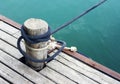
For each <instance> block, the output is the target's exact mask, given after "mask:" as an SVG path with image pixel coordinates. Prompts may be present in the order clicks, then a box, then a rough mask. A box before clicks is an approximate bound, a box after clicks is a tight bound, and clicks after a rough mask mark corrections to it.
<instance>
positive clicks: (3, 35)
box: [0, 30, 17, 47]
mask: <svg viewBox="0 0 120 84" xmlns="http://www.w3.org/2000/svg"><path fill="white" fill-rule="evenodd" d="M0 34H1V35H0V39H3V40H5V41H6V42H8V43H9V44H11V45H13V46H15V47H17V39H16V38H14V37H13V36H11V35H9V34H7V33H5V32H3V31H1V30H0Z"/></svg>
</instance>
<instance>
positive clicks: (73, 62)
mask: <svg viewBox="0 0 120 84" xmlns="http://www.w3.org/2000/svg"><path fill="white" fill-rule="evenodd" d="M59 56H60V57H61V58H63V59H65V60H67V61H69V62H71V63H73V64H75V65H76V66H78V67H80V68H82V67H81V66H79V65H77V64H76V63H74V62H73V61H70V60H68V59H66V58H65V57H64V56H62V55H61V54H59ZM68 56H69V55H68ZM70 57H72V56H70ZM72 58H74V57H72ZM58 61H59V60H58ZM81 62H82V61H81ZM61 63H62V62H61ZM82 63H84V62H82ZM84 64H85V63H84ZM65 65H66V64H65ZM66 66H68V65H66ZM88 66H89V65H88ZM68 67H70V66H68ZM89 67H91V66H89ZM70 68H72V67H70ZM91 68H92V67H91ZM72 69H74V68H72ZM82 69H83V70H86V71H87V72H90V73H92V74H94V75H96V76H99V75H98V74H96V73H93V72H92V71H88V70H87V69H84V68H82ZM95 70H96V69H95ZM76 71H77V70H76ZM78 72H79V71H78ZM100 72H101V71H100ZM101 73H102V72H101ZM81 74H82V73H81ZM103 74H104V73H103ZM83 75H85V74H83ZM85 76H87V75H85ZM107 76H108V75H107ZM87 77H88V76H87ZM89 78H91V77H89ZM101 80H103V81H105V82H108V83H110V82H109V81H106V80H105V79H103V78H101ZM95 81H96V82H97V80H95Z"/></svg>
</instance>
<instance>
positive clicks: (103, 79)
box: [56, 53, 120, 84]
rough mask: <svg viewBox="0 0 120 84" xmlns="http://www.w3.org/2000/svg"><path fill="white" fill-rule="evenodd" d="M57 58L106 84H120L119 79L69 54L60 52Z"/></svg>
mask: <svg viewBox="0 0 120 84" xmlns="http://www.w3.org/2000/svg"><path fill="white" fill-rule="evenodd" d="M61 57H62V58H61ZM63 58H64V59H63ZM56 59H57V60H59V61H60V62H62V63H63V64H65V65H67V66H69V67H71V68H73V69H75V70H77V71H79V72H80V73H83V74H85V75H86V76H88V77H90V78H92V79H93V80H96V81H98V82H100V83H102V84H104V83H108V84H110V83H112V84H113V83H114V84H119V83H120V82H118V81H117V80H115V79H113V78H111V77H109V76H107V75H106V74H104V73H102V72H100V71H98V70H96V69H93V68H92V67H90V66H88V65H86V64H84V63H82V62H80V61H78V60H76V59H74V58H72V57H70V56H68V55H67V54H65V53H60V56H58V57H56Z"/></svg>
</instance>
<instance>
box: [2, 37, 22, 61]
mask: <svg viewBox="0 0 120 84" xmlns="http://www.w3.org/2000/svg"><path fill="white" fill-rule="evenodd" d="M0 49H1V50H3V51H5V52H7V53H9V54H10V55H12V56H13V57H15V58H17V59H20V58H21V57H22V55H21V54H20V52H19V51H18V49H17V48H15V47H13V46H11V45H9V44H8V43H6V42H5V41H2V40H1V39H0Z"/></svg>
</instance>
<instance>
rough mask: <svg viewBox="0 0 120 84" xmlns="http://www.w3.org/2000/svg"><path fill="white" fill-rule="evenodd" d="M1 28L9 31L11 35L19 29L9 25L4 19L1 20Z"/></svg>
mask: <svg viewBox="0 0 120 84" xmlns="http://www.w3.org/2000/svg"><path fill="white" fill-rule="evenodd" d="M0 29H1V30H3V31H5V32H8V33H9V34H11V35H12V34H14V33H16V32H18V31H19V30H18V29H15V28H14V27H12V26H10V25H8V24H7V23H5V22H3V21H0Z"/></svg>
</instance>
